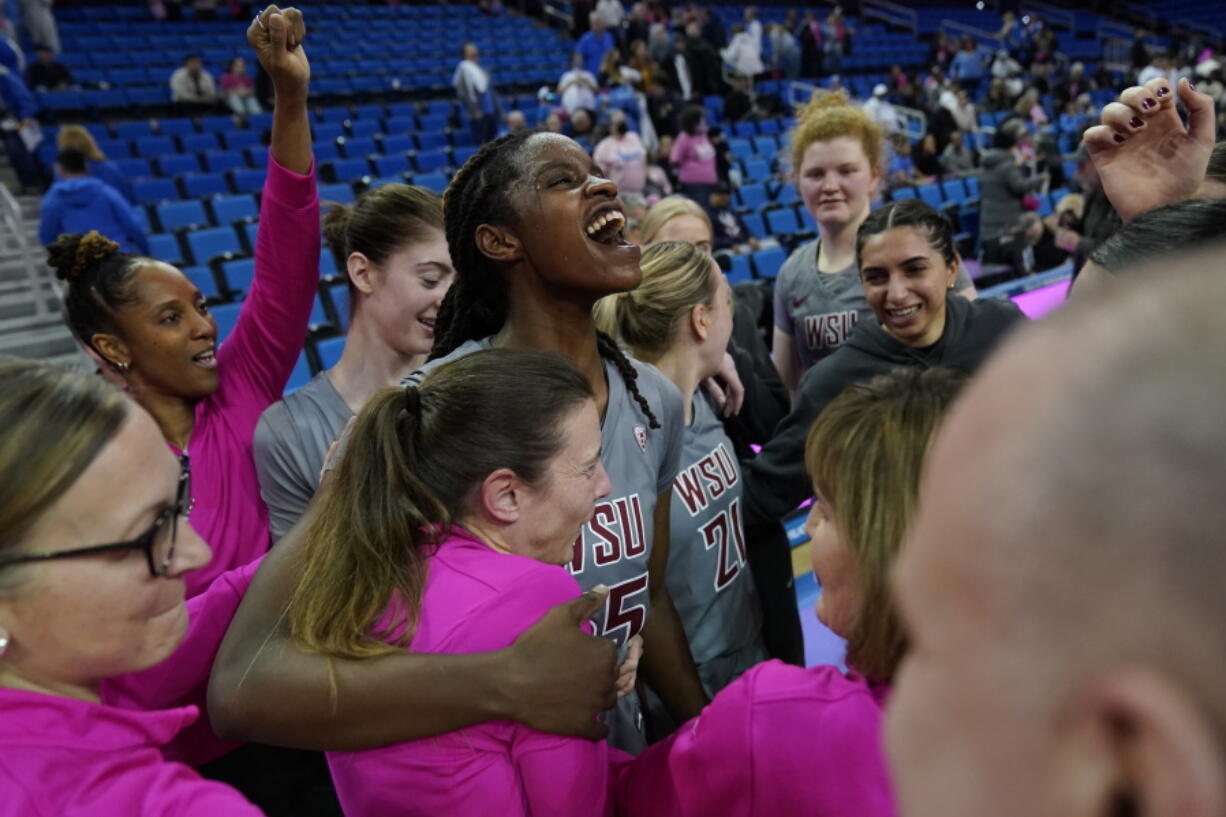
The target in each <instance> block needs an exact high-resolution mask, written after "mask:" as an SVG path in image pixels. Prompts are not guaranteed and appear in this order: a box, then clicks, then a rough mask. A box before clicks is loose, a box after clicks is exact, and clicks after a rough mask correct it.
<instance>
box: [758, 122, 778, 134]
mask: <svg viewBox="0 0 1226 817" xmlns="http://www.w3.org/2000/svg"><path fill="white" fill-rule="evenodd" d="M758 132H759V133H761V134H763V135H773V134H777V133H782V132H783V128H782V127H781V126H780V124H779V120H778V119H763V120H761V121H760V122H758Z"/></svg>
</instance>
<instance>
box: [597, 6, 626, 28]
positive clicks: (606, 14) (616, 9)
mask: <svg viewBox="0 0 1226 817" xmlns="http://www.w3.org/2000/svg"><path fill="white" fill-rule="evenodd" d="M594 13H595V14H599V15H600V18H601V19H602V20H603V21H604V24H605V28H607V29H608V30H609V31H611V32H620V31H621V27H622V20H624V19H625V18H626V8H625V6H623V5H622V2H621V0H596V10H595V12H594Z"/></svg>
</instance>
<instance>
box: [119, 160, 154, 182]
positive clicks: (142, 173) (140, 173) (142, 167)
mask: <svg viewBox="0 0 1226 817" xmlns="http://www.w3.org/2000/svg"><path fill="white" fill-rule="evenodd" d="M114 162H115V166H116V167H118V168H119V172H120V173H122V174H123V175H124V176H125V177H126V178H129V179H143V178H146V177H148V176H152V175H153V168H152V167H150V166H149V160H148V159H115V160H114Z"/></svg>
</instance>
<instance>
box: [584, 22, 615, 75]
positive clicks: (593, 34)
mask: <svg viewBox="0 0 1226 817" xmlns="http://www.w3.org/2000/svg"><path fill="white" fill-rule="evenodd" d="M588 24H589V25H590V28H589V29H588V31H587V32H585V33H584V35H583V36H582V37H580V38H579V42H577V43H575V50H576V51H578V52H579V53H580V54H582V55H583V67H584V68H585V69H586V70H587V72H588V73H589V74H591V75H592V76H597V75H598V74H599V73H600V63H601V61H602V60H604V55H605V54H607V53H609V52H610V51H612V50H613V49H614V48H616V47H617V43H616V42H615V41H614V40H613V35H612V34H610V33H609V31H608V28H607V27H606V25H605V20H604V17H602V16H600V15H599V14H597V13H596V12H592V14H591V15H590V16H589V17H588Z"/></svg>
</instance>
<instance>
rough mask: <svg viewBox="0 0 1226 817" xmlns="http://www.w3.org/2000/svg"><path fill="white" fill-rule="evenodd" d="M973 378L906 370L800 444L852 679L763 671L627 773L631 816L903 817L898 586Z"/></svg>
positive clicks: (819, 550) (825, 589)
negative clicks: (925, 482)
mask: <svg viewBox="0 0 1226 817" xmlns="http://www.w3.org/2000/svg"><path fill="white" fill-rule="evenodd" d="M964 381H965V377H964V376H963V375H961V374H959V373H957V372H954V371H951V370H949V369H946V368H942V367H936V368H933V369H922V368H907V369H903V368H900V369H898V370H896V371H893V372H890V373H888V374H882V375H879V376H878V377H875V378H873V379H871V380H868V381H867V382H863V383H856V384H854V385H851V386H849V387H848V388H847V390H846V391H844V392H843V393H842V394H841V395H839V396H837V397H835V399H833V400H832V401H831V402H830V404H829V406H827V407H826V409H825V410H824V411H823V412H822V413H821V415H820V416H819V417H818V418H817V421H816V422H815V423H814V424H813V428H812V430H810V431H808V434H807V438H806V439H805V440H802V443H803V455H804V465H803V468H804V469H805V470H807V471H808V473H809V475H810V476H811V477H812V481H811V482H810V487H811V488H812V493H813V494H814V496H815V500H814V503H813V506H812V508H811V510H810V511H809V515H808V518H807V519H806V520H805V525H804V527H805V531H806V532H807V534H808V535H809V537H810V541H811V545H810V557H811V560H812V567H813V570H814V573H815V575H816V577H817V580H818V581H819V582H820V583H821V587H822V595H821V597H820V598H819V599H818V604H817V609H816V615H817V618H818V620H819V621H820V622H822V624H823V625H824V626H825V627H827V628H829V629H830V630H832V631H833V632H835V633H837V634H839V635H840V636H843V637H845V638H846V639H847V641H848V643H847V661H846V663H847V665H848V671H847V672H846V673H845V672H843V671H841V670H840V669H838V668H836V667H833V666H830V665H823V664H818V665H817V666H814V667H811V668H808V669H804V668H801V667H794V666H788V665H786V664H782V663H780V662H777V661H774V662H769V663H764V664H761V665H759V666H758V667H756V668H754V669H751V670H750V671H749V672H748V673H746V674H745V675H744V676H742V677H741V678H740V679H739V680H737V681H734V682H733V683H732V684H731V685H729V686H728V687H727V688H726V691H725V692H724V694H723V695H720V696H719V697H717V698H716V699H715V700H714V701H713V702H712V703H711V704H709V705H708V706H707V707H706V708H705V709H704V710H703V712H702V714H701V715H700V716H699V718H698V719H696V720H695V721H693V722H691V723H689V724H686V725H685V726H684V727H682V728H681V729H679V730H677V732H676V733H674V735H672V736H671V737H669V738H666V739H665V740H663V741H661V742H660V743H657V744H656V745H654V746H652V747H650V748H648V749H647V751H646V752H644V753H643V754H642V755H640V756H639V757H638V758H636V759H635V760H634V762H633V763H632V764H630V765H629V766H627V768H626V770H625V774H624V776H623V777H622V778H621V779H620V781H619V785H618V789H617V791H618V797H617V800H618V806H619V811H618V813H619V814H624V815H626V816H627V817H671V816H672V815H698V814H746V815H748V814H753V815H784V814H788V815H802V814H809V815H834V814H838V815H852V814H855V815H860V817H892V815H894V814H896V813H897V811H898V809H897V806H896V804H895V803H894V798H893V796H892V793H891V786H890V783H889V774H888V771H887V769H886V758H885V756H884V750H883V746H882V744H881V732H882V729H883V727H884V723H885V702H886V699H887V697H888V690H889V688H890V685H891V684H892V683H893V681H894V678H895V677H896V675H897V673H898V671H899V670H900V668H901V663H902V660H903V657H904V655H905V652H906V649H907V646H906V641H907V639H906V636H905V635H904V633H903V631H902V628H901V625H900V624H899V622H898V618H897V613H896V611H895V603H894V599H893V593H892V590H891V585H890V582H889V580H888V579H889V574H890V570H891V569H892V567H893V565H894V563H895V561H896V559H897V556H898V554H899V552H900V551H903V550H905V548H906V547H908V546H909V545H907V544H905V542H906V534H907V529H908V527H909V523H910V518H911V516H912V513H913V510H914V508H915V497H916V495H917V494H918V492H919V487H920V474H921V472H922V464H923V461H924V459H925V457H926V454H927V451H928V449H929V446H930V445H931V443H932V440H933V438H934V436H935V435H936V433H937V430H938V428H939V426H940V422H941V419H942V417H943V416H944V414H945V412H946V410H947V409H948V407H949V406H950V404H951V403H952V402H953V399H954V397H955V396H956V395H957V393H958V392H959V390H960V389H961V387H962V384H963V382H964ZM732 758H735V760H731V759H732ZM819 767H820V768H821V769H822V770H823V773H822V774H817V775H814V774H810V773H808V772H810V771H811V770H812V769H814V768H819ZM699 770H702V771H701V772H700V771H699ZM704 772H710V773H712V774H714V775H716V776H717V777H718V779H719V781H720V783H719V784H718V785H709V784H706V780H707V778H704V777H703V776H702V774H703V773H704Z"/></svg>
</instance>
